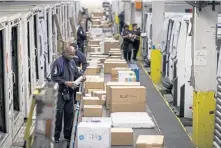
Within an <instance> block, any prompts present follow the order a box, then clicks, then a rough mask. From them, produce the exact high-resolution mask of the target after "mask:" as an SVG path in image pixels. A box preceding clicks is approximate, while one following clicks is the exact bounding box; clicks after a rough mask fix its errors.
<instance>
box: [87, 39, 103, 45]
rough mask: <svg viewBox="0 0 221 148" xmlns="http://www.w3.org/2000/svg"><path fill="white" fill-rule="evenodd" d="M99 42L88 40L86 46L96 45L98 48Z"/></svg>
mask: <svg viewBox="0 0 221 148" xmlns="http://www.w3.org/2000/svg"><path fill="white" fill-rule="evenodd" d="M100 42H101V40H89V42H88V45H97V46H100Z"/></svg>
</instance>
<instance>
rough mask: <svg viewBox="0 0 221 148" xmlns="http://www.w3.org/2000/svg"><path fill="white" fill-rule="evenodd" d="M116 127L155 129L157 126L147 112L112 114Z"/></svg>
mask: <svg viewBox="0 0 221 148" xmlns="http://www.w3.org/2000/svg"><path fill="white" fill-rule="evenodd" d="M110 117H111V119H112V123H113V126H114V127H121V128H154V127H155V124H154V122H153V121H152V119H151V117H150V116H149V115H148V114H147V113H146V112H117V113H111V116H110Z"/></svg>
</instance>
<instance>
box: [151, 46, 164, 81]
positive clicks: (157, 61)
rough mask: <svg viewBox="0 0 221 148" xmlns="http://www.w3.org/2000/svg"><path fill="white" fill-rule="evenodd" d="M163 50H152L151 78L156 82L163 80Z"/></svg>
mask: <svg viewBox="0 0 221 148" xmlns="http://www.w3.org/2000/svg"><path fill="white" fill-rule="evenodd" d="M161 60H162V58H161V51H160V50H159V49H154V50H151V63H150V68H151V78H152V81H153V82H154V83H155V84H158V83H160V82H161V65H162V62H161Z"/></svg>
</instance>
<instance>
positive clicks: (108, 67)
mask: <svg viewBox="0 0 221 148" xmlns="http://www.w3.org/2000/svg"><path fill="white" fill-rule="evenodd" d="M115 67H128V65H127V62H121V61H104V73H105V74H110V73H111V69H112V68H115Z"/></svg>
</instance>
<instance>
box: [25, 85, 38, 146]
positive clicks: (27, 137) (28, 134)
mask: <svg viewBox="0 0 221 148" xmlns="http://www.w3.org/2000/svg"><path fill="white" fill-rule="evenodd" d="M33 94H34V95H37V94H39V90H37V89H36V90H35V91H34V93H33ZM35 105H36V100H35V99H32V101H31V108H30V111H29V115H28V119H27V124H26V128H25V135H24V140H26V142H27V147H28V148H30V147H31V143H32V137H31V131H30V129H31V125H32V116H33V112H34V108H35Z"/></svg>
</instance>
